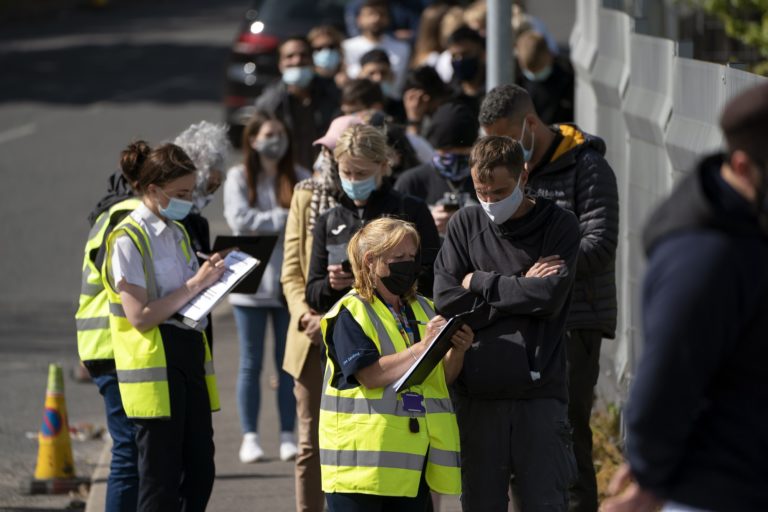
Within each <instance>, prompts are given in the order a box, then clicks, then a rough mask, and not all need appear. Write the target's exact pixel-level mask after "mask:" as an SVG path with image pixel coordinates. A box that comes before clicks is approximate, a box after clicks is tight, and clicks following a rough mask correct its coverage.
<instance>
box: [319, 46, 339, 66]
mask: <svg viewBox="0 0 768 512" xmlns="http://www.w3.org/2000/svg"><path fill="white" fill-rule="evenodd" d="M312 61H313V62H314V63H315V66H317V67H319V68H320V69H323V70H325V71H335V70H336V68H338V67H339V64H341V53H340V52H339V50H335V49H333V48H323V49H322V50H317V51H316V52H315V53H313V54H312Z"/></svg>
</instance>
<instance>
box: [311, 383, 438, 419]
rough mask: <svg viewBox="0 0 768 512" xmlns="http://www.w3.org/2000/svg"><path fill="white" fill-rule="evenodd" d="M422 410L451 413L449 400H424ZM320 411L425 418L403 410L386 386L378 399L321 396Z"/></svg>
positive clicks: (390, 388) (392, 392)
mask: <svg viewBox="0 0 768 512" xmlns="http://www.w3.org/2000/svg"><path fill="white" fill-rule="evenodd" d="M424 408H425V409H426V411H427V413H429V414H440V413H446V412H448V413H450V412H453V405H452V404H451V399H450V398H425V399H424ZM320 409H322V410H324V411H330V412H338V413H342V414H391V415H394V416H402V417H405V418H409V417H411V416H414V417H422V416H425V413H423V412H408V411H406V410H405V409H403V402H402V401H400V400H397V394H396V393H395V392H394V389H393V388H392V386H387V387H386V388H385V390H384V395H383V397H382V398H380V399H372V398H352V397H348V396H334V395H327V394H323V398H322V399H321V401H320Z"/></svg>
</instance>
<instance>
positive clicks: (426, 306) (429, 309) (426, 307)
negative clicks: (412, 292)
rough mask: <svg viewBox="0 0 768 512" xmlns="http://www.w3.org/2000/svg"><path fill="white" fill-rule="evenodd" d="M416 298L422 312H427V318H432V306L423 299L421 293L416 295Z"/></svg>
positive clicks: (433, 311)
mask: <svg viewBox="0 0 768 512" xmlns="http://www.w3.org/2000/svg"><path fill="white" fill-rule="evenodd" d="M416 300H417V301H418V302H419V305H420V306H421V309H423V310H424V312H425V313H426V314H427V318H432V317H433V316H435V310H434V308H432V306H430V305H429V302H428V301H427V299H425V298H424V297H422V296H421V295H416Z"/></svg>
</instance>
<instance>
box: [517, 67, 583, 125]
mask: <svg viewBox="0 0 768 512" xmlns="http://www.w3.org/2000/svg"><path fill="white" fill-rule="evenodd" d="M515 76H516V77H517V80H516V82H517V84H518V85H519V86H520V87H522V88H523V89H525V90H526V91H528V94H529V95H530V96H531V101H533V106H534V107H535V108H536V114H538V116H539V119H541V120H542V121H544V122H545V123H547V124H555V123H572V122H573V120H574V117H573V99H574V96H573V92H574V87H573V83H574V77H573V68H571V65H570V62H568V61H567V60H565V59H555V61H554V63H553V64H552V74H551V75H549V77H548V78H547V79H546V80H544V81H543V82H532V81H530V80H528V79H527V78H525V75H523V73H522V71H520V67H519V66H518V68H517V72H516V75H515Z"/></svg>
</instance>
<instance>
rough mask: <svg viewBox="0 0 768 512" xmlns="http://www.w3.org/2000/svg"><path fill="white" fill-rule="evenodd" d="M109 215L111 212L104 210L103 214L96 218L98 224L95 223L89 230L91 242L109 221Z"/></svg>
mask: <svg viewBox="0 0 768 512" xmlns="http://www.w3.org/2000/svg"><path fill="white" fill-rule="evenodd" d="M109 217H110V215H109V212H106V211H105V212H102V214H101V215H99V216H98V218H97V219H96V224H94V225H93V227H92V228H91V230H90V231H89V232H88V241H89V242H90V241H91V240H93V238H94V237H95V236H96V235H98V234H99V231H101V228H103V227H104V224H106V223H107V221H108V220H109Z"/></svg>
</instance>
